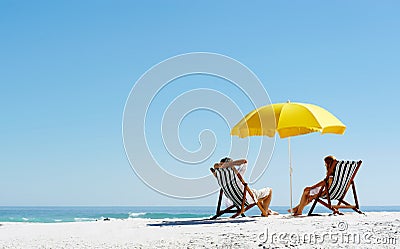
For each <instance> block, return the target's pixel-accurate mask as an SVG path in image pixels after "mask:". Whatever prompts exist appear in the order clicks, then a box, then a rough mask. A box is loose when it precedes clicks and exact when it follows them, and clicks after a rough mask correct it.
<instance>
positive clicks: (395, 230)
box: [0, 212, 400, 248]
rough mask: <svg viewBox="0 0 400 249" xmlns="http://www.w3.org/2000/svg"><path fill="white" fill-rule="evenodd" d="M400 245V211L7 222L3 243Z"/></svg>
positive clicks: (56, 245)
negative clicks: (204, 217) (69, 221)
mask: <svg viewBox="0 0 400 249" xmlns="http://www.w3.org/2000/svg"><path fill="white" fill-rule="evenodd" d="M287 247H289V248H400V213H399V212H379V213H378V212H376V213H374V212H371V213H367V214H366V215H360V214H357V213H346V214H345V215H338V216H328V215H326V214H324V215H323V216H313V217H297V218H294V217H292V216H290V215H287V214H285V215H276V216H270V217H268V218H263V217H244V218H237V219H229V218H223V219H218V220H215V221H211V220H201V219H179V220H152V219H127V220H110V221H96V222H72V223H1V225H0V248H287Z"/></svg>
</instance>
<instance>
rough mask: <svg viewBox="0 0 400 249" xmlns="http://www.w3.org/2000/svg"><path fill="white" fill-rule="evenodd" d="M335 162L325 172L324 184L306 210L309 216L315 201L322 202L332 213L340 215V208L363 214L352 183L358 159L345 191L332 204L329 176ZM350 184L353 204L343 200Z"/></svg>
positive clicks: (359, 164)
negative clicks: (334, 203)
mask: <svg viewBox="0 0 400 249" xmlns="http://www.w3.org/2000/svg"><path fill="white" fill-rule="evenodd" d="M335 163H336V164H335V165H334V167H332V169H331V170H330V171H329V172H328V173H327V175H326V178H325V179H324V182H325V185H324V186H322V188H321V189H320V191H319V193H318V195H317V197H316V198H315V200H314V203H313V205H312V207H311V208H310V211H309V212H308V215H309V216H311V215H313V214H312V212H313V211H314V208H315V206H316V204H317V202H318V203H320V204H322V205H323V206H325V207H326V208H328V209H330V210H332V212H333V214H341V215H342V214H343V213H341V212H339V209H341V208H348V209H353V210H354V211H356V212H357V213H360V214H363V212H361V210H360V205H359V203H358V198H357V192H356V186H355V183H354V178H355V176H356V175H357V172H358V170H359V169H360V167H361V163H362V161H361V160H360V161H358V162H357V166H356V169H355V170H354V172H353V175H352V176H351V178H350V180H349V182H348V183H347V186H346V189H345V191H344V192H343V194H342V196H341V197H340V198H338V199H337V201H338V202H337V204H336V205H332V201H333V200H331V198H330V196H329V177H330V176H331V175H332V173H333V172H334V169H335V167H336V165H337V161H336V162H335ZM350 186H351V189H352V191H353V197H354V202H355V204H354V205H352V204H350V203H349V202H348V201H345V200H344V197H346V194H347V191H348V190H349V188H350ZM324 192H326V193H324ZM324 194H325V195H326V197H323V196H324ZM321 198H326V200H327V201H323V200H321Z"/></svg>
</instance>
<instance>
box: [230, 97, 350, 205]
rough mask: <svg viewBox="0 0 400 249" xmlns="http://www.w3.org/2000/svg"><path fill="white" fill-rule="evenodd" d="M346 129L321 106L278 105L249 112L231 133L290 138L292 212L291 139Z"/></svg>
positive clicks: (301, 104)
mask: <svg viewBox="0 0 400 249" xmlns="http://www.w3.org/2000/svg"><path fill="white" fill-rule="evenodd" d="M345 130H346V126H345V125H344V124H343V123H342V122H341V121H340V120H339V119H338V118H336V117H335V116H334V115H332V114H331V113H330V112H328V111H327V110H325V109H324V108H322V107H319V106H316V105H313V104H305V103H292V102H289V101H288V102H287V103H278V104H271V105H266V106H262V107H260V108H257V109H255V110H253V111H251V112H250V113H248V114H247V115H246V116H245V117H244V118H243V119H242V120H240V121H239V123H237V124H236V125H235V126H234V127H233V128H232V130H231V135H236V136H239V137H241V138H244V137H248V136H269V137H273V136H274V135H275V133H276V132H278V134H279V137H280V138H288V145H289V175H290V209H292V199H293V198H292V159H291V152H290V137H293V136H298V135H303V134H308V133H312V132H320V133H321V134H325V133H333V134H340V135H342V134H344V132H345Z"/></svg>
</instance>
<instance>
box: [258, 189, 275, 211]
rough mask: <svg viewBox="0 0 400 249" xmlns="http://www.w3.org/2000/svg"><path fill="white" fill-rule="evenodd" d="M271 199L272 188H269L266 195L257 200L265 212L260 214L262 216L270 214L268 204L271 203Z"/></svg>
mask: <svg viewBox="0 0 400 249" xmlns="http://www.w3.org/2000/svg"><path fill="white" fill-rule="evenodd" d="M271 200H272V189H271V190H270V192H269V194H268V195H267V196H265V197H263V198H261V199H259V200H258V202H259V203H261V206H262V207H263V209H264V210H265V214H261V215H262V216H264V217H267V216H268V214H270V212H269V211H270V209H269V204H270V203H271Z"/></svg>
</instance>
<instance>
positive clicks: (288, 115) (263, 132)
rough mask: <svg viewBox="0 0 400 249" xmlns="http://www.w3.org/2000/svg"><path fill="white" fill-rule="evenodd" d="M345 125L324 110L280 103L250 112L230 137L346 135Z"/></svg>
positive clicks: (306, 105)
mask: <svg viewBox="0 0 400 249" xmlns="http://www.w3.org/2000/svg"><path fill="white" fill-rule="evenodd" d="M345 130H346V126H345V125H344V124H343V123H342V122H341V121H340V120H339V119H338V118H336V117H335V116H334V115H332V114H331V113H330V112H328V111H327V110H325V109H324V108H322V107H319V106H316V105H313V104H305V103H294V102H293V103H292V102H288V103H278V104H272V105H266V106H262V107H260V108H257V109H255V110H253V111H251V112H250V113H248V114H247V115H246V116H245V117H244V118H243V119H242V120H240V121H239V123H237V124H236V125H235V126H234V127H233V128H232V130H231V135H236V136H239V137H241V138H244V137H247V136H269V137H273V136H274V135H275V133H276V132H278V134H279V137H280V138H286V137H292V136H298V135H303V134H307V133H311V132H321V133H322V134H325V133H334V134H343V133H344V132H345Z"/></svg>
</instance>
